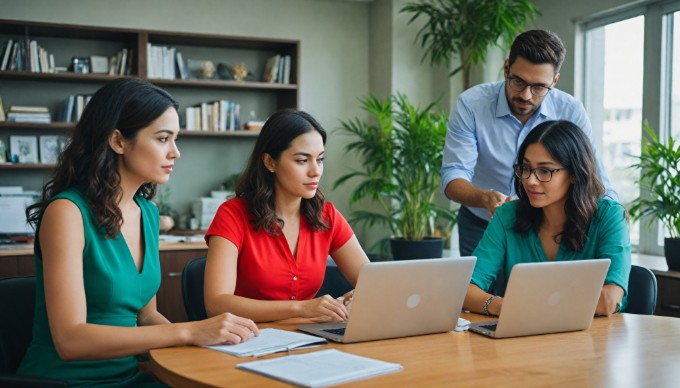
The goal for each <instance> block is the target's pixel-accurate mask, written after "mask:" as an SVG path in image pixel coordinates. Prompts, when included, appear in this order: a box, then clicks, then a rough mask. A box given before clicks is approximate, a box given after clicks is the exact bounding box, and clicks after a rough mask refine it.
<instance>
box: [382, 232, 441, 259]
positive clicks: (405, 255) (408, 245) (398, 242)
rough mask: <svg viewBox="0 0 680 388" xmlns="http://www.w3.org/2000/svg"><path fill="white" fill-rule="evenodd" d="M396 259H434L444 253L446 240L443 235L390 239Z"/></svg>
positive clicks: (393, 255) (393, 256)
mask: <svg viewBox="0 0 680 388" xmlns="http://www.w3.org/2000/svg"><path fill="white" fill-rule="evenodd" d="M390 247H391V248H392V258H393V259H394V260H414V259H434V258H440V257H442V255H443V254H444V240H443V239H442V238H441V237H425V239H424V240H404V239H403V238H392V239H390Z"/></svg>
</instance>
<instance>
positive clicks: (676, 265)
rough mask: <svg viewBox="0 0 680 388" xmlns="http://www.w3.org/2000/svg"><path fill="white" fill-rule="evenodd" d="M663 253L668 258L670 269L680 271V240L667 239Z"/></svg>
mask: <svg viewBox="0 0 680 388" xmlns="http://www.w3.org/2000/svg"><path fill="white" fill-rule="evenodd" d="M663 251H664V255H665V256H666V263H667V264H668V269H669V270H671V271H680V238H665V239H664V243H663Z"/></svg>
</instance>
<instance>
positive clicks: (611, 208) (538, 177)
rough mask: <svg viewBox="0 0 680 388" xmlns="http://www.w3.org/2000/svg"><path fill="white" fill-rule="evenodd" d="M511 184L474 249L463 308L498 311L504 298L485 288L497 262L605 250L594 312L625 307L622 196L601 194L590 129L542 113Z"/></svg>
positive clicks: (504, 264) (508, 265)
mask: <svg viewBox="0 0 680 388" xmlns="http://www.w3.org/2000/svg"><path fill="white" fill-rule="evenodd" d="M514 168H515V176H516V177H515V181H514V185H515V192H516V193H517V195H518V197H519V199H518V200H516V201H512V202H510V203H507V204H505V205H503V206H501V207H500V208H499V209H498V210H497V211H496V213H495V214H494V217H493V219H492V220H491V222H490V223H489V226H488V228H487V229H486V231H485V233H484V237H483V238H482V240H481V241H480V242H479V245H478V246H477V248H476V249H475V251H474V252H473V255H475V256H477V264H476V266H475V270H474V273H473V275H472V281H471V284H470V285H469V287H468V292H467V295H466V297H465V303H464V308H465V309H468V310H470V311H473V312H477V313H486V314H490V315H498V314H499V313H500V311H501V308H502V306H503V298H501V297H498V296H495V295H492V294H489V293H488V292H487V291H486V290H488V289H489V287H490V286H491V283H492V282H493V281H494V280H495V278H496V276H497V274H498V272H499V271H500V270H501V269H504V270H505V274H506V278H507V277H509V276H510V272H511V271H512V267H513V266H514V265H515V264H517V263H523V262H539V261H555V260H556V261H567V260H585V259H595V258H609V259H611V264H610V267H609V271H608V272H607V277H606V279H605V284H604V286H603V287H602V291H601V293H600V299H599V301H598V303H597V308H596V310H595V313H596V314H597V315H606V316H609V315H611V314H613V313H614V312H616V311H617V310H619V309H621V308H625V304H626V300H625V294H626V292H627V289H628V275H629V274H630V237H629V235H628V225H627V223H626V215H625V210H624V208H623V206H621V204H619V203H617V202H615V201H612V200H610V199H605V198H602V196H603V194H604V186H603V184H602V181H601V180H600V178H599V177H598V175H597V169H596V165H595V156H594V153H593V150H592V148H591V146H590V141H589V140H588V137H587V136H586V135H585V134H584V133H583V131H582V130H581V129H580V128H578V127H577V126H576V125H574V124H573V123H571V122H569V121H546V122H544V123H542V124H539V125H538V126H537V127H536V128H534V129H533V130H532V131H531V132H530V133H529V135H528V136H527V137H526V139H524V142H523V143H522V145H521V146H520V148H519V152H518V156H517V164H515V166H514Z"/></svg>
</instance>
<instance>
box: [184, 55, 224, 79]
mask: <svg viewBox="0 0 680 388" xmlns="http://www.w3.org/2000/svg"><path fill="white" fill-rule="evenodd" d="M187 67H188V68H189V76H190V77H191V78H193V79H213V78H215V74H216V72H217V68H216V67H215V63H213V61H208V60H201V59H187Z"/></svg>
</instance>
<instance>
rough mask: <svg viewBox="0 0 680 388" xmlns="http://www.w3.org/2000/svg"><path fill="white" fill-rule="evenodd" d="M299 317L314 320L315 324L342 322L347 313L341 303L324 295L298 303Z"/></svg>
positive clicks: (347, 315)
mask: <svg viewBox="0 0 680 388" xmlns="http://www.w3.org/2000/svg"><path fill="white" fill-rule="evenodd" d="M298 303H299V309H300V316H302V317H304V318H314V320H315V321H317V322H344V321H346V320H347V318H348V317H349V312H348V311H347V307H345V304H344V303H343V301H340V300H338V299H334V298H333V297H332V296H330V295H324V296H321V297H318V298H314V299H312V300H305V301H300V302H298Z"/></svg>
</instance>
